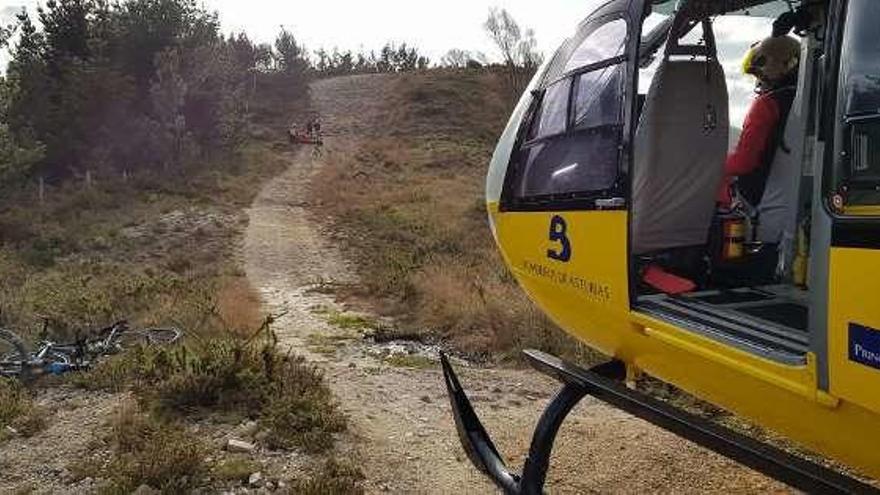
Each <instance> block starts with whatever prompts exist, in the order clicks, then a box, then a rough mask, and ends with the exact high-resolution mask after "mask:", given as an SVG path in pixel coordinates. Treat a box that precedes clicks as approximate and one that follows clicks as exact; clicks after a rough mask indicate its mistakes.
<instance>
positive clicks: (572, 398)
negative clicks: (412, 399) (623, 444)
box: [440, 350, 880, 495]
mask: <svg viewBox="0 0 880 495" xmlns="http://www.w3.org/2000/svg"><path fill="white" fill-rule="evenodd" d="M524 354H525V356H526V358H527V359H528V361H529V362H530V364H531V365H532V366H533V367H535V368H536V369H537V370H538V371H540V372H542V373H544V374H547V375H550V376H552V377H554V378H556V379H557V380H559V381H560V382H562V384H563V385H562V388H561V389H560V390H559V392H558V393H557V395H556V396H555V397H554V398H553V400H552V401H550V403H549V404H548V405H547V408H546V409H545V410H544V413H543V415H542V416H541V419H540V420H539V421H538V424H537V427H536V428H535V432H534V434H533V436H532V443H531V446H530V448H529V454H528V457H527V458H526V460H525V464H524V466H523V470H522V474H521V475H520V474H517V473H516V472H513V471H511V470H510V469H509V468H508V467H507V465H506V464H505V462H504V459H503V458H502V457H501V455H500V454H499V453H498V450H497V449H496V448H495V445H494V444H493V443H492V439H491V438H490V437H489V434H488V433H487V432H486V429H485V428H484V427H483V424H482V423H481V422H480V419H479V417H478V416H477V414H476V412H475V411H474V409H473V406H472V405H471V403H470V400H469V399H468V397H467V394H466V393H465V391H464V389H463V388H462V386H461V383H460V382H459V380H458V377H457V376H456V374H455V371H454V370H453V368H452V365H451V364H450V363H449V359H448V358H447V357H446V355H444V354H441V356H440V357H441V359H440V360H441V365H442V367H443V376H444V379H445V381H446V388H447V392H448V394H449V398H450V402H451V405H452V413H453V417H454V419H455V424H456V427H457V429H458V435H459V438H460V440H461V443H462V446H463V447H464V450H465V452H466V453H467V455H468V457H469V458H470V460H471V462H472V463H473V464H474V465H475V466H476V467H477V468H478V469H479V470H481V471H483V472H484V473H485V474H487V475H488V476H489V477H490V478H491V479H492V480H493V481H494V482H495V484H496V485H498V486H499V487H500V488H501V489H502V490H504V492H505V493H508V494H527V495H537V494H541V493H543V486H544V480H545V476H546V473H547V468H548V465H549V460H550V454H551V451H552V449H553V441H554V440H555V438H556V433H557V431H558V430H559V427H560V426H561V425H562V422H563V421H564V420H565V417H566V416H567V415H568V413H569V412H570V411H571V409H572V408H573V407H574V406H575V405H576V404H577V403H578V402H580V400H581V399H583V398H584V397H585V396H587V395H592V396H593V397H596V398H597V399H600V400H602V401H603V402H606V403H609V404H611V405H613V406H615V407H618V408H620V409H622V410H624V411H626V412H628V413H630V414H632V415H634V416H636V417H639V418H641V419H644V420H646V421H648V422H650V423H652V424H654V425H657V426H660V427H661V428H664V429H666V430H668V431H670V432H672V433H675V434H677V435H679V436H681V437H683V438H686V439H688V440H691V441H693V442H695V443H697V444H699V445H702V446H703V447H706V448H708V449H710V450H713V451H715V452H717V453H719V454H721V455H724V456H726V457H729V458H731V459H733V460H735V461H737V462H739V463H741V464H743V465H745V466H748V467H750V468H752V469H755V470H756V471H759V472H761V473H764V474H766V475H767V476H770V477H771V478H774V479H777V480H779V481H781V482H783V483H786V484H788V485H790V486H792V487H794V488H797V489H800V490H804V491H806V492H807V493H874V494H878V493H880V490H877V489H876V488H873V487H871V486H869V485H867V484H864V483H862V482H860V481H858V480H856V479H854V478H850V477H847V476H844V475H842V474H840V473H838V472H836V471H832V470H830V469H828V468H825V467H824V466H821V465H819V464H816V463H813V462H810V461H808V460H805V459H802V458H800V457H796V456H794V455H792V454H789V453H787V452H784V451H782V450H780V449H778V448H776V447H773V446H771V445H768V444H766V443H762V442H759V441H757V440H755V439H753V438H750V437H746V436H744V435H742V434H740V433H737V432H735V431H732V430H730V429H727V428H724V427H722V426H719V425H717V424H714V423H711V422H709V421H707V420H705V419H703V418H700V417H698V416H694V415H692V414H690V413H687V412H684V411H682V410H680V409H677V408H675V407H673V406H671V405H669V404H667V403H665V402H661V401H659V400H657V399H654V398H652V397H649V396H647V395H645V394H643V393H641V392H638V391H636V390H631V389H629V388H627V387H626V386H625V385H624V384H623V383H622V380H623V378H624V377H625V371H626V369H625V365H624V364H623V363H622V362H620V361H610V362H608V363H605V364H602V365H599V366H597V367H594V368H592V369H590V370H586V369H583V368H581V367H578V366H576V365H573V364H571V363H568V362H565V361H563V360H561V359H559V358H557V357H555V356H551V355H549V354H545V353H543V352H540V351H534V350H529V351H525V353H524Z"/></svg>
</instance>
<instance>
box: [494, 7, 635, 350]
mask: <svg viewBox="0 0 880 495" xmlns="http://www.w3.org/2000/svg"><path fill="white" fill-rule="evenodd" d="M644 3H645V1H644V0H613V1H610V2H607V3H606V4H605V5H603V6H602V7H600V8H599V9H598V10H597V11H595V12H594V13H593V14H591V15H590V16H589V17H587V18H586V20H584V21H583V22H582V23H581V24H580V25H579V27H578V29H577V32H576V34H575V35H574V36H573V37H571V38H570V39H568V40H567V41H566V42H565V43H564V44H563V45H562V47H561V48H560V49H559V50H558V51H557V52H556V54H555V55H554V56H553V57H552V58H551V59H550V60H549V61H548V62H547V63H546V64H545V66H544V67H543V68H542V69H541V70H540V71H539V72H538V74H537V75H536V76H535V78H534V80H533V81H532V83H531V86H530V87H529V88H528V90H527V91H526V93H525V94H524V96H523V97H522V100H521V101H520V103H519V106H518V108H517V110H516V111H515V112H514V114H513V117H512V118H511V120H510V122H509V124H508V126H507V129H506V130H505V132H504V135H503V136H502V138H501V140H500V143H499V145H498V148H497V149H496V151H495V155H494V157H493V159H492V164H491V167H490V171H489V177H488V184H487V202H488V208H489V214H490V220H491V223H492V226H493V232H494V234H495V237H496V240H497V242H498V246H499V248H500V250H501V252H502V253H503V255H504V256H505V257H506V258H507V261H508V265H509V266H510V267H512V269H513V272H514V275H515V276H516V278H517V280H518V281H519V282H520V284H521V286H522V287H523V289H524V290H525V291H526V292H527V293H529V295H530V296H531V297H532V299H533V300H534V301H536V302H537V303H538V305H540V306H542V308H543V309H544V310H545V312H546V313H547V314H551V315H554V317H555V318H556V319H557V320H561V321H557V323H559V324H560V325H562V326H568V327H571V326H573V323H574V322H575V321H577V320H578V319H582V318H583V315H584V314H585V313H592V314H595V315H596V318H597V321H596V322H595V325H596V326H597V327H602V326H603V325H604V324H605V323H606V322H605V321H601V319H602V318H607V319H612V318H613V316H612V315H613V314H615V313H617V315H618V316H619V317H620V318H622V317H624V316H625V314H626V313H627V312H628V311H629V291H628V280H627V278H628V275H627V270H628V268H627V257H626V252H627V211H626V206H627V193H626V188H627V187H626V184H627V182H628V181H627V180H626V179H625V178H624V170H625V169H626V168H627V167H626V163H627V162H628V161H629V160H630V154H629V149H630V142H631V136H632V124H631V120H632V119H631V116H632V114H633V112H634V109H635V84H634V78H635V73H636V58H637V56H636V55H637V49H638V43H637V41H638V39H639V31H640V29H641V19H642V14H643V11H644ZM566 320H570V321H566ZM608 323H610V322H608ZM591 337H596V336H592V335H591ZM591 340H592V341H594V342H595V341H596V338H591ZM599 347H603V346H602V345H601V344H599ZM606 347H607V349H608V350H611V348H612V347H613V345H612V343H610V342H609V343H608V344H607V346H606Z"/></svg>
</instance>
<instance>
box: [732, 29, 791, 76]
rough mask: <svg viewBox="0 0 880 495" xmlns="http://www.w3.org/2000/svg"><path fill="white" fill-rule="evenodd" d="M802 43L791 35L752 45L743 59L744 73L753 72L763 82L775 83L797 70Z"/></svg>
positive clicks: (771, 38)
mask: <svg viewBox="0 0 880 495" xmlns="http://www.w3.org/2000/svg"><path fill="white" fill-rule="evenodd" d="M800 55H801V44H800V42H798V40H796V39H794V38H792V37H791V36H779V37H770V38H766V39H764V40H762V41H759V42H758V43H755V44H754V45H752V47H751V48H749V51H748V52H746V56H745V58H744V59H743V64H742V71H743V74H751V75H753V76H755V77H757V78H758V79H759V80H760V81H761V82H762V83H764V84H768V83H774V82H777V81H780V80H782V79H784V78H785V77H786V76H788V75H789V74H791V73H792V72H793V71H795V70H797V67H798V63H799V62H800Z"/></svg>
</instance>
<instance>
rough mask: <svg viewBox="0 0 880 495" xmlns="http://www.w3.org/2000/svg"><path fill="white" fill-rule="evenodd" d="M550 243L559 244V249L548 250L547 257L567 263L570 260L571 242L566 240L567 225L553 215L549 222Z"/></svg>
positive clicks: (557, 216)
mask: <svg viewBox="0 0 880 495" xmlns="http://www.w3.org/2000/svg"><path fill="white" fill-rule="evenodd" d="M550 242H556V243H559V249H548V250H547V257H548V258H550V259H553V260H556V261H562V262H563V263H568V261H569V260H570V259H571V242H570V241H569V240H568V225H567V224H566V223H565V219H564V218H562V217H561V216H559V215H555V216H554V217H553V218H552V219H551V220H550Z"/></svg>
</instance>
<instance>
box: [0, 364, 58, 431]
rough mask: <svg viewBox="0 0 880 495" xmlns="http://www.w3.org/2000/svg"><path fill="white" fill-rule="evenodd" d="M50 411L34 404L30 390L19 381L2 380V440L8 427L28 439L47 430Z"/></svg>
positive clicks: (0, 400) (0, 427)
mask: <svg viewBox="0 0 880 495" xmlns="http://www.w3.org/2000/svg"><path fill="white" fill-rule="evenodd" d="M47 422H48V411H46V410H45V409H43V408H41V407H39V406H37V405H35V404H34V402H33V400H32V399H31V396H30V393H29V392H28V390H27V389H26V388H25V387H24V386H22V385H21V384H20V383H19V382H18V381H15V380H12V379H8V378H0V440H2V439H3V437H4V436H5V435H7V434H8V430H7V427H9V428H12V429H13V430H15V431H16V432H17V433H18V434H19V435H23V436H26V437H29V436H32V435H35V434H37V433H38V432H40V431H42V430H43V429H45V428H46V425H47Z"/></svg>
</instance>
